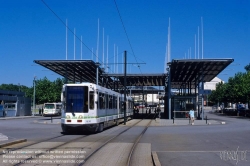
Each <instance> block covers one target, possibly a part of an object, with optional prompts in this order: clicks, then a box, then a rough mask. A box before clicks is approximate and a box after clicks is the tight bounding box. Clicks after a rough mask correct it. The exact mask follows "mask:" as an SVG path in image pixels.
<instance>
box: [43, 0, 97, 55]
mask: <svg viewBox="0 0 250 166" xmlns="http://www.w3.org/2000/svg"><path fill="white" fill-rule="evenodd" d="M41 1H42V2H43V4H44V5H45V6H46V7H47V8H48V9H49V10H50V11H51V12H52V13H53V14H54V15H55V16H56V17H57V19H58V20H59V21H60V22H61V23H62V24H63V25H64V26H65V27H66V28H67V29H68V30H69V31H70V32H71V33H72V34H73V35H74V36H75V37H76V38H77V39H78V40H79V41H80V42H81V43H82V44H83V45H84V46H85V47H86V48H87V49H88V50H89V51H90V52H91V53H92V55H94V56H96V57H97V55H96V54H95V53H94V52H93V51H92V50H91V49H90V48H89V47H88V46H87V45H86V44H85V43H84V42H83V41H82V40H81V39H80V37H78V36H77V35H76V34H75V33H74V31H73V30H72V29H70V28H69V27H68V25H67V23H65V22H64V21H63V20H62V19H61V18H60V17H59V16H58V15H57V14H56V13H55V12H54V11H53V10H52V9H51V8H50V7H49V5H48V4H47V3H46V2H45V1H44V0H41ZM66 58H67V57H66ZM98 59H99V58H98Z"/></svg>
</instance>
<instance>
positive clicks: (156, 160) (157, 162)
mask: <svg viewBox="0 0 250 166" xmlns="http://www.w3.org/2000/svg"><path fill="white" fill-rule="evenodd" d="M151 156H152V160H153V164H154V166H161V163H160V160H159V158H158V155H157V153H156V151H152V152H151Z"/></svg>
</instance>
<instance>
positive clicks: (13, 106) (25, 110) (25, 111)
mask: <svg viewBox="0 0 250 166" xmlns="http://www.w3.org/2000/svg"><path fill="white" fill-rule="evenodd" d="M0 102H1V105H2V106H1V108H3V109H0V117H3V116H7V117H12V116H29V115H31V99H30V98H27V97H25V93H24V92H19V91H9V90H0ZM4 110H5V113H6V114H5V115H4Z"/></svg>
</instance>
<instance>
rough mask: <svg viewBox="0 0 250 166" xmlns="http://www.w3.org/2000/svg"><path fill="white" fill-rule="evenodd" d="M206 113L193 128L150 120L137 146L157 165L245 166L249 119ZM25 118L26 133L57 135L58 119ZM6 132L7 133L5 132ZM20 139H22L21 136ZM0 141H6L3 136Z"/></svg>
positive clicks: (183, 122)
mask: <svg viewBox="0 0 250 166" xmlns="http://www.w3.org/2000/svg"><path fill="white" fill-rule="evenodd" d="M209 111H211V110H207V111H206V113H205V115H206V116H207V117H208V120H207V122H206V120H195V122H194V125H190V124H189V120H188V119H175V120H174V123H173V120H167V119H156V120H154V121H152V123H151V125H150V127H149V128H148V130H147V131H146V133H145V135H144V136H143V138H142V140H141V141H140V144H143V145H147V146H149V147H151V148H149V149H150V150H151V152H154V154H156V155H157V157H158V159H159V162H160V164H161V165H171V166H172V165H173V166H182V165H185V166H189V165H190V166H191V165H192V166H193V165H205V166H210V165H218V166H221V165H222V166H223V165H225V166H226V165H237V166H238V165H239V166H249V165H250V163H249V162H250V145H249V140H250V127H249V126H250V119H249V118H245V117H237V116H226V115H223V114H215V113H212V112H209ZM18 118H23V117H18ZM25 118H29V121H30V123H29V124H28V125H27V126H24V128H26V127H28V129H27V130H29V129H31V128H32V126H31V125H34V124H37V126H38V125H39V126H41V127H40V128H46V129H47V130H49V129H50V128H51V127H53V128H55V129H56V131H57V133H60V132H58V131H59V130H60V129H59V128H60V119H59V118H58V117H55V118H53V119H52V121H51V119H50V118H49V117H47V118H41V117H25ZM5 119H8V118H5ZM1 120H3V121H1ZM2 122H4V119H2V118H0V123H2ZM6 122H7V121H6ZM13 123H15V122H14V121H13ZM17 125H18V124H17ZM121 125H122V124H121ZM13 131H14V130H13ZM51 131H52V130H51ZM8 132H11V131H9V130H8ZM38 132H39V131H37V133H38ZM5 133H6V132H5ZM27 133H29V132H27ZM53 133H54V132H53ZM20 137H22V138H25V134H24V135H23V136H20ZM0 138H3V139H6V137H5V136H4V135H3V134H2V135H0ZM16 140H17V139H16ZM12 141H15V139H12V138H9V140H4V141H0V146H1V144H3V143H7V142H12ZM125 143H126V142H124V144H125ZM150 145H151V146H150Z"/></svg>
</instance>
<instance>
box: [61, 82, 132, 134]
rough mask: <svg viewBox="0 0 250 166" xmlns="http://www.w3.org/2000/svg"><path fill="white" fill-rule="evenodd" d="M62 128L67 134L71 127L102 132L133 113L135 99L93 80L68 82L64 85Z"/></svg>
mask: <svg viewBox="0 0 250 166" xmlns="http://www.w3.org/2000/svg"><path fill="white" fill-rule="evenodd" d="M61 100H62V115H61V127H62V130H63V132H64V133H67V132H70V131H71V129H79V130H88V131H90V132H93V133H97V132H102V131H103V129H104V128H106V127H109V126H112V125H118V124H119V123H120V122H122V121H123V120H124V106H126V107H125V108H126V115H125V116H126V118H129V117H131V118H132V116H133V99H132V98H131V97H126V101H124V96H123V95H122V94H120V93H118V92H115V91H112V90H110V89H107V88H105V87H102V86H99V85H96V84H93V83H87V82H86V83H81V84H65V85H63V88H62V94H61Z"/></svg>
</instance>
